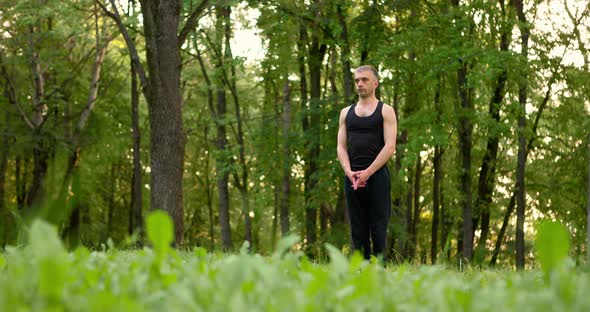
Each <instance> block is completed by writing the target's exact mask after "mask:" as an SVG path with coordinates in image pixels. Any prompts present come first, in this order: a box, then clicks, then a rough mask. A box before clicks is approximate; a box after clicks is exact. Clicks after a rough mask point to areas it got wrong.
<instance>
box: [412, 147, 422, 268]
mask: <svg viewBox="0 0 590 312" xmlns="http://www.w3.org/2000/svg"><path fill="white" fill-rule="evenodd" d="M415 174H416V176H415V178H414V216H413V217H412V242H413V244H412V258H414V257H415V256H416V249H417V246H418V223H419V222H420V209H421V206H420V177H421V175H422V160H421V159H420V153H418V160H417V161H416V173H415Z"/></svg>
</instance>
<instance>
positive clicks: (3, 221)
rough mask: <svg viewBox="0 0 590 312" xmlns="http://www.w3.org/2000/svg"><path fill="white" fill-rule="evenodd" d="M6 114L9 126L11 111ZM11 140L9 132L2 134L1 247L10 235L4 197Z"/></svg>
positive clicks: (0, 154) (6, 122)
mask: <svg viewBox="0 0 590 312" xmlns="http://www.w3.org/2000/svg"><path fill="white" fill-rule="evenodd" d="M5 116H6V117H5V126H6V128H8V126H9V122H10V113H9V112H8V111H6V113H5ZM9 141H10V138H9V136H8V134H5V135H2V144H1V145H0V247H4V245H5V244H6V238H7V235H8V231H7V228H8V226H7V225H8V222H7V221H8V212H7V211H6V202H5V200H4V197H5V196H6V188H5V185H6V184H5V182H6V167H7V166H8V152H9Z"/></svg>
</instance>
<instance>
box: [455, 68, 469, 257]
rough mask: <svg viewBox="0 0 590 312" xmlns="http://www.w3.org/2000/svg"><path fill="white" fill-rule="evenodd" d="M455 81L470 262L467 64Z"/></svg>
mask: <svg viewBox="0 0 590 312" xmlns="http://www.w3.org/2000/svg"><path fill="white" fill-rule="evenodd" d="M457 81H458V89H459V97H460V102H461V105H460V108H459V116H460V117H459V125H458V132H459V149H460V152H461V169H460V172H461V174H460V176H461V193H462V198H461V202H462V207H463V228H462V231H463V239H462V241H463V248H462V251H461V252H462V255H461V256H462V258H464V259H466V260H468V261H470V260H471V257H472V254H473V237H472V233H473V212H472V207H471V201H472V200H471V147H472V131H473V126H472V123H471V120H470V114H471V110H472V107H471V101H470V99H469V91H468V86H467V64H465V63H463V62H461V67H460V68H459V70H458V71H457Z"/></svg>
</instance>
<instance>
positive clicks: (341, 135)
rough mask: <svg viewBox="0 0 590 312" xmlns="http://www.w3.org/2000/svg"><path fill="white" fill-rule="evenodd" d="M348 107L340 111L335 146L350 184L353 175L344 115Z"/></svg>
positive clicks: (352, 180)
mask: <svg viewBox="0 0 590 312" xmlns="http://www.w3.org/2000/svg"><path fill="white" fill-rule="evenodd" d="M349 109H350V106H348V107H346V108H344V109H342V111H340V117H339V121H338V142H337V146H336V153H337V154H338V161H339V162H340V166H342V170H344V174H345V175H346V176H347V177H348V179H350V182H352V183H354V178H353V173H352V170H351V168H350V159H349V158H348V142H347V141H346V122H345V121H346V114H348V110H349Z"/></svg>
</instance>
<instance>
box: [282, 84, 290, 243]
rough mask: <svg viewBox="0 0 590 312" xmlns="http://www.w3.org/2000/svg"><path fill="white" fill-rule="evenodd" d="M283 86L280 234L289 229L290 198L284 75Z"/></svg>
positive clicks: (287, 101) (287, 87) (287, 90)
mask: <svg viewBox="0 0 590 312" xmlns="http://www.w3.org/2000/svg"><path fill="white" fill-rule="evenodd" d="M284 79H285V83H284V86H283V158H284V163H283V181H282V200H281V203H280V205H281V214H280V215H281V234H282V236H285V235H287V234H288V233H289V231H290V224H289V207H290V205H289V203H290V200H289V199H290V198H291V180H290V178H291V145H290V141H291V140H290V135H291V134H290V128H291V87H290V85H289V78H288V77H287V76H286V75H285V77H284Z"/></svg>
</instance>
